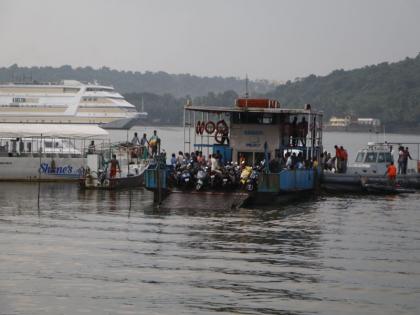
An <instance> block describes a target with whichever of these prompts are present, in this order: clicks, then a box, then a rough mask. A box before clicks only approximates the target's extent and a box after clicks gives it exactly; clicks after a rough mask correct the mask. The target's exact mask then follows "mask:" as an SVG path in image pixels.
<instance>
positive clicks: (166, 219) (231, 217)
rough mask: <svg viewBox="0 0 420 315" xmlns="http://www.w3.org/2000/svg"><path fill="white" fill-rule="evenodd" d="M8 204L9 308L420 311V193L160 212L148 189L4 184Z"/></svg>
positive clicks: (2, 225) (4, 238)
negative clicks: (225, 208) (108, 190)
mask: <svg viewBox="0 0 420 315" xmlns="http://www.w3.org/2000/svg"><path fill="white" fill-rule="evenodd" d="M138 132H143V129H140V128H139V129H138ZM147 132H148V133H149V134H150V130H147ZM159 134H160V135H161V137H162V140H163V146H165V144H167V146H166V147H167V152H172V151H177V150H179V149H181V150H182V147H180V146H178V147H176V146H175V143H176V142H178V143H179V141H182V132H181V130H180V129H177V128H166V129H160V130H159ZM123 136H124V134H123V133H122V132H120V133H119V132H114V133H113V137H114V138H123ZM369 137H371V136H370V135H368V134H341V133H327V134H326V135H325V137H324V140H325V142H326V144H327V145H326V147H327V148H331V147H332V146H333V145H334V144H336V143H337V144H340V145H344V146H345V147H347V148H348V149H349V150H350V153H351V156H354V151H355V150H356V149H357V148H358V147H360V146H363V145H364V144H365V143H366V142H367V141H368V140H377V139H374V138H372V139H369ZM375 137H376V136H375ZM387 139H388V141H406V142H414V141H416V140H417V141H418V137H414V136H400V135H389V136H387ZM412 151H413V153H414V154H413V155H415V154H416V152H415V150H414V149H413V150H412ZM413 157H414V156H413ZM413 164H414V163H413ZM38 196H39V207H38ZM0 204H1V206H0V314H215V313H218V314H378V315H379V314H381V315H383V314H419V313H420V208H419V204H420V193H415V194H408V195H399V196H358V195H321V196H317V197H313V198H309V199H308V198H307V199H305V200H303V201H301V202H296V203H291V204H286V205H281V206H276V207H273V208H265V209H239V210H232V211H220V210H217V211H202V210H200V209H196V210H191V209H190V208H189V209H188V210H183V209H178V208H177V209H169V210H165V211H163V210H159V209H156V208H154V207H153V205H152V195H151V193H150V192H148V191H145V190H143V189H141V188H139V189H133V190H121V191H115V192H107V191H80V190H79V189H78V188H77V186H76V185H71V184H46V183H43V184H41V185H40V186H38V184H23V183H0Z"/></svg>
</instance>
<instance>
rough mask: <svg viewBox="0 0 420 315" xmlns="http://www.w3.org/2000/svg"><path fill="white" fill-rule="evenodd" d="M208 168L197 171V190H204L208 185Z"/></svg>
mask: <svg viewBox="0 0 420 315" xmlns="http://www.w3.org/2000/svg"><path fill="white" fill-rule="evenodd" d="M207 177H208V176H207V167H205V168H202V167H201V168H199V169H198V171H197V174H196V176H195V178H196V184H195V190H197V191H199V190H201V189H203V187H204V186H205V185H206V184H207Z"/></svg>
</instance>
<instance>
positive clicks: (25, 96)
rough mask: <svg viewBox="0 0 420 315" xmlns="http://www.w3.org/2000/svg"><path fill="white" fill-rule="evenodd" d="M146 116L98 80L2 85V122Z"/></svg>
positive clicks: (97, 120) (102, 120)
mask: <svg viewBox="0 0 420 315" xmlns="http://www.w3.org/2000/svg"><path fill="white" fill-rule="evenodd" d="M145 116H147V113H139V112H137V110H136V108H135V106H134V105H132V104H130V103H129V102H127V101H126V100H125V99H124V97H123V96H122V95H121V94H119V93H117V92H116V91H115V90H114V88H113V87H110V86H102V85H98V84H96V83H95V84H84V83H81V82H79V81H74V80H64V81H62V82H60V83H59V84H55V83H46V84H44V83H42V84H18V83H13V84H12V83H10V84H2V85H0V123H49V124H51V123H54V124H59V123H62V124H107V123H110V122H114V121H117V120H130V119H136V118H141V117H145Z"/></svg>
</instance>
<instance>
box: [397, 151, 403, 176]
mask: <svg viewBox="0 0 420 315" xmlns="http://www.w3.org/2000/svg"><path fill="white" fill-rule="evenodd" d="M398 174H404V147H403V146H400V147H399V148H398Z"/></svg>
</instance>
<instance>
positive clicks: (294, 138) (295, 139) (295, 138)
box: [290, 116, 299, 147]
mask: <svg viewBox="0 0 420 315" xmlns="http://www.w3.org/2000/svg"><path fill="white" fill-rule="evenodd" d="M297 120H298V119H297V117H296V116H295V117H294V118H293V121H292V125H291V128H290V129H292V130H291V131H292V146H294V147H295V146H296V145H297V143H298V136H299V132H298V126H297Z"/></svg>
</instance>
